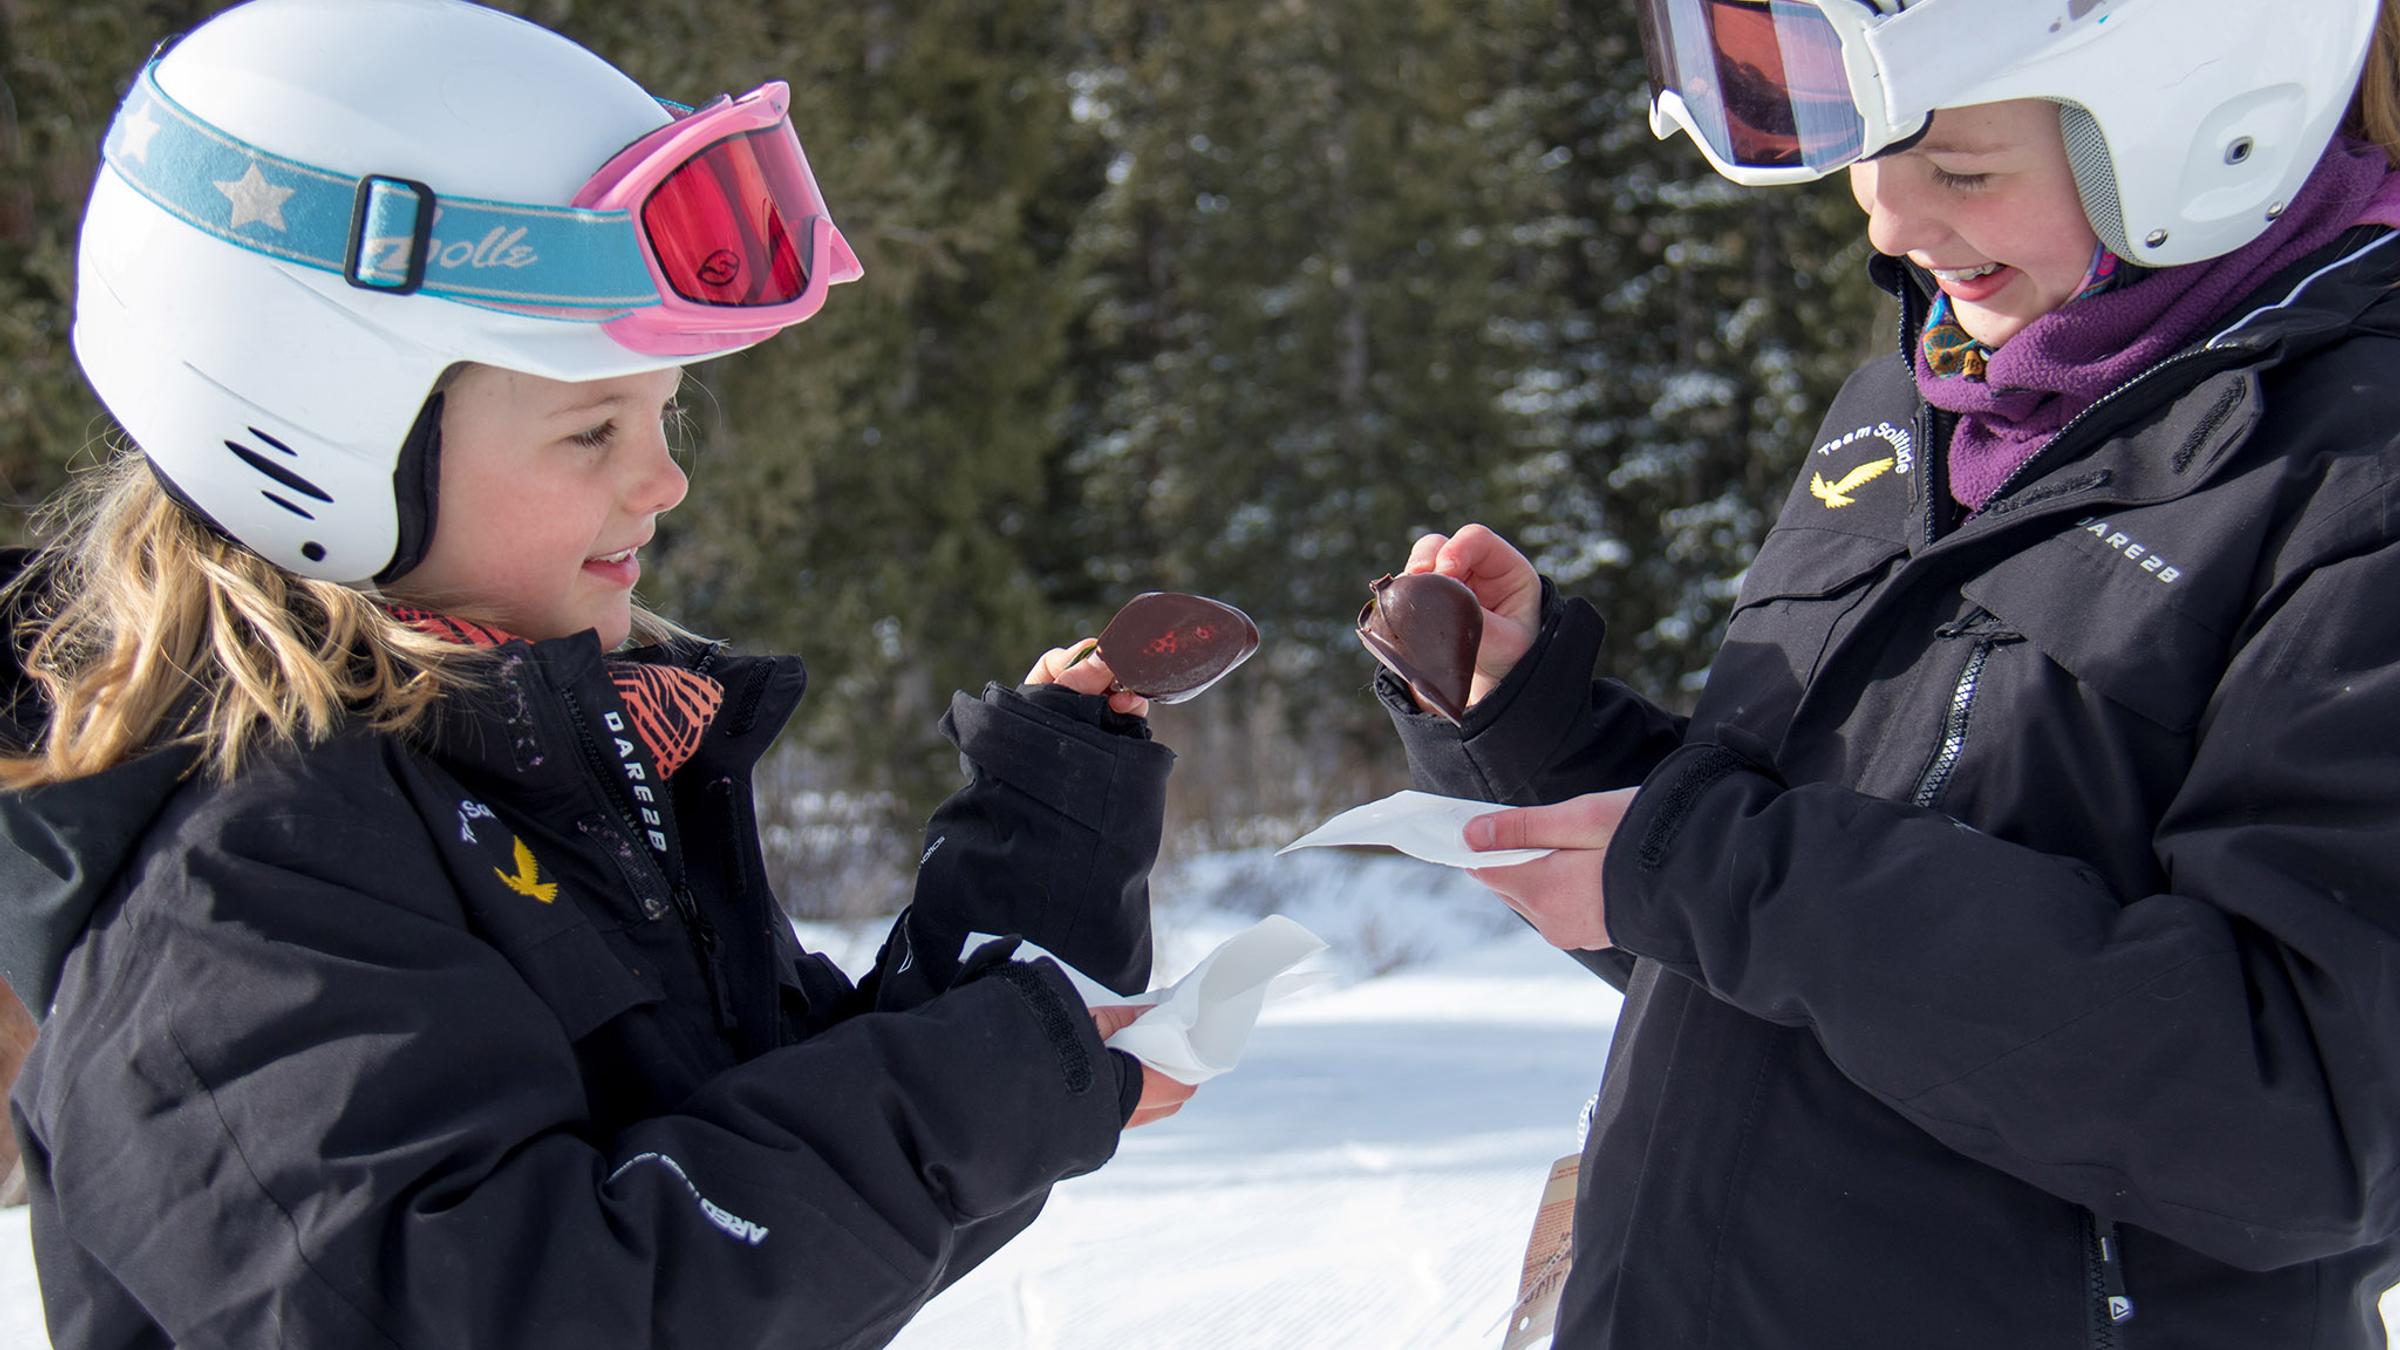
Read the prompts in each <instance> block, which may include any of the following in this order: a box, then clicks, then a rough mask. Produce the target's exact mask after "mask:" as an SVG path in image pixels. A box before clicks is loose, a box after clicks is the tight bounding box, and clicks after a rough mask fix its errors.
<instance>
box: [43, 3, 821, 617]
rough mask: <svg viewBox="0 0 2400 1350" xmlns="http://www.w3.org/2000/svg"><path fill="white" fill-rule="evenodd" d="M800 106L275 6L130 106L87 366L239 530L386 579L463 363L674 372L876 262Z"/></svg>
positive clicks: (227, 15) (298, 566)
mask: <svg viewBox="0 0 2400 1350" xmlns="http://www.w3.org/2000/svg"><path fill="white" fill-rule="evenodd" d="M787 99H788V91H787V90H786V89H785V87H784V86H783V85H781V84H773V85H769V86H765V87H763V88H762V89H761V90H758V91H754V93H752V94H751V95H747V96H744V97H743V98H742V99H740V100H725V99H720V100H718V101H717V102H715V103H712V104H710V105H708V106H707V107H705V108H702V109H699V110H697V111H694V110H691V109H687V108H684V107H682V106H681V105H675V104H666V103H662V102H661V101H660V100H658V99H655V98H653V97H652V96H651V95H650V94H648V93H646V92H644V91H643V90H642V88H641V87H640V86H639V85H637V84H635V83H634V82H633V80H631V79H630V78H628V77H627V76H626V75H625V74H623V73H622V72H620V71H618V70H617V69H616V68H615V67H613V66H611V65H609V64H608V63H607V62H605V61H603V60H601V59H600V58H599V57H597V56H595V55H593V54H592V53H591V52H589V51H586V50H585V49H584V48H582V47H580V46H577V45H576V44H575V43H573V42H571V41H569V40H567V39H566V38H564V37H561V36H559V35H558V34H555V33H552V32H550V31H548V30H546V29H543V28H541V27H538V26H536V25H534V24H531V23H527V22H525V21H524V20H521V19H517V18H514V17H512V16H510V15H507V14H503V13H500V12H498V11H495V10H490V9H485V8H482V7H480V6H477V5H473V4H468V3H464V0H252V3H249V4H245V5H241V6H239V7H236V8H234V9H230V10H227V11H225V12H224V13H222V14H220V15H218V16H217V17H215V18H214V19H212V20H210V21H209V22H208V23H206V24H204V25H202V26H200V27H199V28H197V29H194V30H193V31H192V32H191V33H190V34H189V35H188V36H186V37H184V38H183V39H182V40H181V41H180V42H177V43H176V44H175V45H174V46H173V47H172V49H171V50H169V51H168V52H167V54H166V55H165V56H163V57H161V58H159V59H157V60H156V61H154V62H153V63H152V64H151V65H150V66H149V67H148V68H147V69H146V70H145V71H144V72H143V73H142V75H141V76H140V77H139V78H138V79H136V80H135V82H134V84H133V87H132V89H131V90H130V91H129V92H128V93H127V95H126V98H125V101H124V103H123V105H122V106H121V107H120V108H119V109H118V112H117V117H116V121H115V124H114V125H113V126H112V127H111V129H110V132H109V137H108V141H107V144H106V146H105V148H104V152H103V155H104V160H105V162H104V164H103V166H102V168H101V170H100V173H99V177H98V181H97V182H96V183H95V185H94V187H93V190H92V198H91V203H90V206H89V208H88V209H87V211H86V212H85V215H84V220H83V233H82V240H81V244H80V248H79V253H78V258H77V262H78V268H77V288H76V298H75V330H74V345H75V353H76V356H77V359H78V360H79V361H80V362H81V364H82V366H83V369H84V371H85V373H86V375H87V376H88V377H89V378H90V380H91V382H92V386H93V388H94V389H95V390H97V391H98V393H99V395H100V398H101V400H102V401H103V402H104V403H106V404H107V406H108V408H109V411H110V412H111V413H113V414H114V415H115V417H116V419H117V421H118V422H119V424H120V425H122V426H123V427H124V429H125V431H126V432H127V433H128V434H129V435H130V436H131V437H132V438H133V440H134V441H135V443H137V444H138V445H139V446H140V447H141V448H142V450H143V452H144V453H145V454H146V455H147V456H148V457H149V459H150V462H151V464H152V466H153V467H154V468H155V469H156V470H157V471H158V473H159V474H160V476H161V477H162V478H163V479H164V480H165V481H166V482H167V484H168V485H169V487H170V489H171V490H173V491H174V492H175V493H176V494H177V495H178V496H179V497H180V498H181V499H183V500H184V501H185V502H186V503H187V504H188V505H190V506H192V507H194V508H195V509H197V510H198V511H199V512H201V513H202V514H203V515H205V516H206V517H207V518H208V519H209V520H210V521H211V522H212V523H213V524H214V525H215V526H216V527H217V528H218V529H220V530H222V531H223V532H224V533H226V534H228V535H230V536H231V537H233V538H235V539H237V540H239V541H240V542H241V543H242V544H244V545H245V546H247V547H249V548H251V549H253V550H255V551H256V552H257V553H259V554H260V555H262V556H264V557H265V558H267V559H269V560H270V561H272V562H274V563H276V564H278V565H279V566H282V567H285V568H288V569H290V570H292V571H294V572H298V573H300V574H303V575H306V576H312V577H319V578H323V579H326V580H331V581H339V582H345V583H364V582H367V581H370V580H390V579H392V578H394V577H396V576H398V575H400V574H401V573H403V572H405V571H406V570H407V569H408V568H410V567H412V566H414V565H415V563H416V562H417V560H418V559H419V558H421V557H422V556H423V553H424V549H425V546H426V543H427V540H428V538H429V536H430V533H431V530H432V526H433V515H434V511H433V506H434V500H435V482H436V476H437V468H438V461H439V408H440V400H439V399H438V397H434V396H433V390H434V386H435V383H436V382H437V380H438V379H439V378H440V377H441V375H442V373H443V372H444V371H446V370H447V369H449V368H450V367H451V366H453V365H455V364H457V363H461V362H476V363H481V364H485V365H491V366H498V367H503V368H506V369H509V370H515V371H523V372H526V373H530V374H534V375H540V376H545V377H548V378H551V379H558V380H596V379H606V378H611V377H615V376H620V375H629V374H635V373H638V372H642V371H649V370H658V369H663V368H666V367H669V366H674V365H680V364H684V363H687V362H689V361H692V360H696V359H706V358H708V357H712V356H719V355H723V354H725V353H727V352H731V351H736V350H739V349H741V348H743V347H746V346H749V345H751V344H753V343H756V342H758V341H760V340H762V339H764V338H765V337H767V336H769V335H770V334H771V333H773V332H775V331H777V330H778V329H780V328H782V327H785V326H788V325H789V324H792V323H797V322H799V321H801V320H802V319H805V318H806V317H808V316H809V315H810V314H813V313H814V312H815V310H816V308H817V307H818V306H820V305H822V303H823V301H824V293H825V290H826V288H827V287H828V286H830V285H832V284H834V283H836V282H841V281H848V280H852V279H854V278H855V277H856V276H857V275H858V272H859V268H858V263H857V259H856V257H855V256H854V255H852V254H851V252H850V250H849V247H848V245H847V244H846V243H844V242H843V241H842V239H841V237H840V235H839V234H838V232H836V231H834V229H833V227H832V223H831V220H830V219H829V218H828V217H827V215H826V213H825V210H824V206H823V202H822V199H821V198H820V197H818V196H817V194H816V187H815V183H814V181H813V179H811V178H810V177H809V175H808V170H807V165H806V161H805V159H804V158H803V157H801V156H800V153H799V143H798V141H797V139H796V138H792V137H791V133H790V124H789V122H788V120H785V117H784V108H785V103H786V101H787ZM786 141H788V146H787V145H786V144H785V143H784V142H786ZM720 158H729V159H731V160H734V161H738V162H735V163H726V162H719V160H720ZM679 168H694V169H696V170H699V171H698V172H695V173H691V174H682V175H678V174H677V172H676V170H678V169H679ZM595 171H598V172H597V173H596V172H595ZM737 180H738V181H737ZM695 188H697V192H695ZM744 193H746V194H747V199H746V201H743V200H728V199H733V198H736V197H739V196H740V195H741V194H744ZM695 196H699V197H713V198H717V199H718V200H702V201H695V200H694V198H695ZM745 211H746V212H747V214H746V215H745ZM695 241H700V242H704V243H709V244H725V245H727V246H726V247H715V248H713V251H712V250H710V249H707V248H703V249H700V250H699V251H696V252H695V251H693V249H694V244H695ZM745 261H748V262H752V263H756V264H758V265H757V266H753V267H751V268H749V270H748V271H744V270H743V264H744V262H745ZM769 264H771V266H770V265H769ZM769 273H772V275H771V276H770V275H768V274H769Z"/></svg>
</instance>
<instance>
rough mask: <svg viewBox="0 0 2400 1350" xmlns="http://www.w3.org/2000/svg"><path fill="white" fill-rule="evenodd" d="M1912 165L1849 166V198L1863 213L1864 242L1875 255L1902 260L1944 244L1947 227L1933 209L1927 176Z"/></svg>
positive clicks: (1888, 163)
mask: <svg viewBox="0 0 2400 1350" xmlns="http://www.w3.org/2000/svg"><path fill="white" fill-rule="evenodd" d="M1911 167H1912V166H1910V165H1906V164H1903V163H1901V162H1900V161H1899V160H1897V159H1895V160H1892V161H1873V160H1870V161H1868V162H1866V163H1864V164H1854V165H1851V166H1850V195H1851V196H1853V197H1855V198H1856V199H1857V200H1858V209H1859V210H1861V211H1864V212H1866V213H1867V242H1868V243H1869V244H1871V245H1873V246H1874V248H1875V251H1876V252H1878V253H1884V254H1889V255H1891V256H1892V257H1895V258H1897V257H1902V256H1905V255H1907V254H1909V253H1911V252H1928V253H1930V252H1934V251H1936V246H1937V245H1940V244H1942V243H1945V242H1947V241H1948V239H1949V237H1950V227H1949V225H1948V223H1947V222H1945V221H1944V220H1943V219H1942V216H1941V213H1940V211H1938V210H1937V209H1935V204H1934V202H1933V200H1932V197H1931V186H1932V185H1931V184H1930V183H1929V182H1928V181H1926V180H1927V177H1928V176H1927V175H1926V174H1923V173H1918V172H1910V169H1911Z"/></svg>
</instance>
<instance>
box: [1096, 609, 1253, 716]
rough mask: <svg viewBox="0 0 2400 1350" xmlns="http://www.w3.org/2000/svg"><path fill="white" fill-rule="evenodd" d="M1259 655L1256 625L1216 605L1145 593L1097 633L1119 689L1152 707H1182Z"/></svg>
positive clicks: (1248, 618) (1236, 611)
mask: <svg viewBox="0 0 2400 1350" xmlns="http://www.w3.org/2000/svg"><path fill="white" fill-rule="evenodd" d="M1257 650H1258V625H1257V624H1254V623H1252V622H1250V616H1249V615H1247V614H1244V613H1242V612H1241V611H1240V610H1238V609H1235V608H1234V607H1233V606H1231V605H1228V604H1226V603H1224V602H1223V601H1219V600H1211V599H1209V598H1207V597H1206V596H1200V595H1185V594H1183V593H1182V592H1180V591H1144V592H1143V593H1142V594H1140V595H1137V596H1135V597H1133V598H1132V599H1131V600H1128V601H1126V602H1125V607H1124V608H1123V609H1120V610H1118V611H1117V617H1115V618H1113V619H1110V620H1109V621H1108V627H1106V628H1103V629H1101V630H1100V659H1101V660H1103V661H1106V662H1107V663H1108V668H1109V669H1110V670H1111V671H1113V672H1115V674H1116V677H1117V685H1118V687H1120V688H1123V689H1126V690H1128V691H1130V692H1132V693H1136V694H1140V695H1141V696H1142V697H1143V698H1146V699H1149V700H1150V701H1151V702H1153V703H1181V702H1183V701H1184V700H1185V699H1188V698H1195V697H1197V696H1198V695H1199V694H1200V692H1201V691H1202V690H1204V689H1206V688H1208V687H1209V686H1210V685H1212V684H1215V683H1216V682H1217V681H1219V680H1221V679H1224V678H1225V677H1226V676H1227V675H1230V674H1232V673H1233V669H1234V667H1236V666H1238V665H1240V664H1241V663H1242V662H1244V661H1247V660H1249V659H1250V653H1252V652H1255V651H1257Z"/></svg>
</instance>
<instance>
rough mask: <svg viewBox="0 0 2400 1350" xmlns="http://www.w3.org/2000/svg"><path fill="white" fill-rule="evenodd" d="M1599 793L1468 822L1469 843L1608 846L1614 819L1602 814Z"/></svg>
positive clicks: (1506, 846)
mask: <svg viewBox="0 0 2400 1350" xmlns="http://www.w3.org/2000/svg"><path fill="white" fill-rule="evenodd" d="M1597 800H1598V796H1597V794H1595V795H1594V796H1588V797H1577V798H1575V799H1574V800H1572V801H1564V802H1558V803H1555V804H1553V805H1550V806H1520V807H1515V808H1513V809H1510V810H1506V811H1495V812H1493V813H1492V814H1491V815H1488V816H1477V817H1475V818H1474V819H1473V820H1470V821H1468V822H1467V829H1466V835H1467V846H1468V847H1469V848H1473V849H1477V850H1479V851H1480V850H1490V849H1510V848H1605V847H1607V845H1608V840H1609V836H1610V835H1611V834H1612V833H1614V828H1613V827H1614V825H1615V823H1616V822H1615V821H1614V820H1604V819H1601V818H1600V817H1599V813H1597V812H1595V811H1594V809H1593V807H1594V804H1595V802H1596V801H1597Z"/></svg>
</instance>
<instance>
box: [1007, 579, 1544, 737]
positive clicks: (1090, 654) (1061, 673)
mask: <svg viewBox="0 0 2400 1350" xmlns="http://www.w3.org/2000/svg"><path fill="white" fill-rule="evenodd" d="M1535 593H1536V594H1537V595H1538V594H1539V593H1540V592H1539V591H1538V590H1537V591H1536V592H1535ZM1099 645H1100V639H1098V638H1085V639H1083V640H1082V641H1081V642H1077V643H1073V644H1070V645H1068V646H1065V647H1052V648H1051V649H1050V650H1049V651H1046V652H1044V653H1042V659H1041V660H1039V661H1036V662H1034V663H1033V669H1032V670H1031V671H1028V672H1027V673H1026V675H1025V683H1027V684H1061V685H1065V686H1066V687H1067V688H1069V689H1072V690H1074V691H1075V692H1076V693H1078V694H1107V695H1108V706H1109V707H1110V708H1111V709H1113V710H1114V711H1117V712H1121V713H1124V714H1125V715H1126V716H1128V717H1147V716H1149V715H1150V700H1148V699H1146V698H1143V697H1142V696H1141V695H1140V694H1136V693H1133V692H1131V691H1129V690H1124V689H1117V688H1115V686H1116V682H1117V676H1116V672H1115V671H1112V670H1110V669H1109V668H1108V663H1107V662H1106V661H1103V660H1101V659H1100V653H1099V652H1098V651H1096V650H1094V649H1095V648H1097V647H1098V646H1099ZM1112 690H1113V692H1112Z"/></svg>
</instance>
